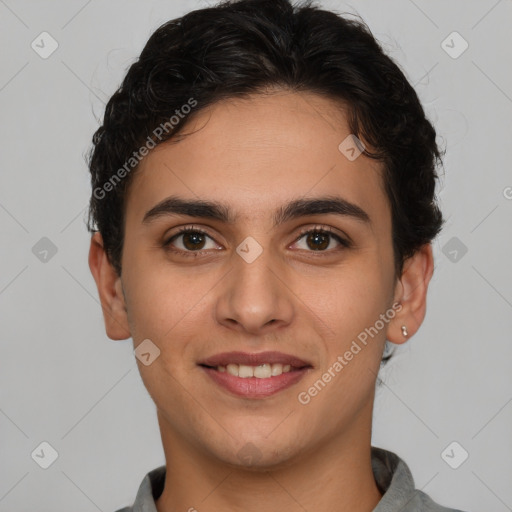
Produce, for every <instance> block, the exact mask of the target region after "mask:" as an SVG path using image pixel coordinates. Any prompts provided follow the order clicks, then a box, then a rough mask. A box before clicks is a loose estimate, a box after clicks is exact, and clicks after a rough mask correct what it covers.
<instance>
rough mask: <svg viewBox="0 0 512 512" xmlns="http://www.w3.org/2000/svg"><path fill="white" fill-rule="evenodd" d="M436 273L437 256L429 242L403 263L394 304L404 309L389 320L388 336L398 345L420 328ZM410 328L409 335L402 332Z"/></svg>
mask: <svg viewBox="0 0 512 512" xmlns="http://www.w3.org/2000/svg"><path fill="white" fill-rule="evenodd" d="M433 272H434V257H433V255H432V245H431V244H430V243H428V244H425V245H423V246H421V248H420V249H418V251H416V253H414V255H413V256H411V257H410V258H408V259H407V260H406V261H405V263H404V269H403V271H402V275H401V277H400V279H399V281H398V282H397V284H396V287H395V295H394V303H397V302H399V303H400V304H401V306H402V308H401V309H400V310H399V311H398V309H397V313H396V315H395V317H394V318H393V319H392V320H391V321H390V323H389V326H388V330H387V339H388V340H389V341H390V342H392V343H396V344H401V343H405V342H406V341H407V340H408V339H409V338H410V337H411V336H413V335H414V334H415V333H416V331H417V330H418V329H419V328H420V325H421V324H422V323H423V320H424V318H425V313H426V310H427V291H428V285H429V283H430V279H431V278H432V274H433ZM402 325H405V326H406V328H407V336H404V335H403V333H402Z"/></svg>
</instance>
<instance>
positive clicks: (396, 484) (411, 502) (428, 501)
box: [372, 446, 463, 512]
mask: <svg viewBox="0 0 512 512" xmlns="http://www.w3.org/2000/svg"><path fill="white" fill-rule="evenodd" d="M372 469H373V474H374V477H375V482H376V483H377V486H378V487H379V489H380V491H381V492H382V499H381V500H380V502H379V503H378V505H377V507H376V508H375V509H374V510H373V512H398V511H400V512H463V511H462V510H458V509H453V508H446V507H443V506H441V505H439V504H438V503H436V502H435V501H434V500H432V498H430V496H428V495H427V494H425V493H424V492H423V491H420V490H419V489H416V487H415V484H414V479H413V476H412V474H411V471H410V469H409V467H408V466H407V464H406V463H405V461H403V460H402V459H401V458H400V457H399V456H398V455H397V454H396V453H393V452H391V451H388V450H384V449H382V448H377V447H374V446H372Z"/></svg>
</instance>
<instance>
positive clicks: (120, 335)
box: [89, 233, 130, 340]
mask: <svg viewBox="0 0 512 512" xmlns="http://www.w3.org/2000/svg"><path fill="white" fill-rule="evenodd" d="M89 268H90V269H91V273H92V275H93V277H94V280H95V281H96V286H97V287H98V293H99V296H100V301H101V308H102V310H103V318H104V320H105V330H106V332H107V336H108V337H109V338H110V339H112V340H125V339H127V338H129V337H130V329H129V325H128V315H127V310H126V304H125V300H124V295H123V289H122V283H121V277H120V276H119V275H118V274H117V272H116V271H115V269H114V267H113V266H112V264H111V263H110V261H109V259H108V257H107V254H106V252H105V249H104V247H103V238H102V236H101V234H100V233H94V235H93V236H92V237H91V246H90V248H89Z"/></svg>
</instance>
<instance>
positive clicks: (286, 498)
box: [89, 91, 433, 512]
mask: <svg viewBox="0 0 512 512" xmlns="http://www.w3.org/2000/svg"><path fill="white" fill-rule="evenodd" d="M184 133H189V135H187V136H186V137H180V138H179V139H178V142H173V143H168V144H162V145H159V146H157V148H155V149H154V150H152V151H151V152H150V154H149V155H148V156H147V157H146V158H145V159H144V160H143V161H142V162H141V164H140V166H139V168H138V170H137V173H136V174H135V175H134V176H133V182H132V184H131V185H130V188H129V191H128V196H127V200H126V217H125V240H124V247H123V255H122V274H121V276H118V275H117V274H116V272H115V271H114V269H113V267H112V266H111V264H110V263H109V261H108V258H107V256H106V254H105V251H104V250H103V243H102V239H101V235H100V234H99V233H98V234H95V235H93V237H92V240H91V248H90V255H89V264H90V268H91V271H92V274H93V276H94V278H95V281H96V284H97V287H98V291H99V295H100V298H101V303H102V308H103V311H104V317H105V325H106V332H107V334H108V336H109V337H110V338H111V339H114V340H122V339H127V338H128V337H132V338H133V341H134V347H137V346H138V345H139V343H141V342H142V341H143V340H145V339H150V340H151V341H152V342H153V343H154V344H155V345H156V346H158V348H159V349H160V356H159V357H157V358H156V359H155V360H154V361H153V362H152V363H151V364H150V365H149V366H145V365H143V364H142V363H141V362H140V361H139V360H138V359H137V364H138V366H139V371H140V373H141V376H142V379H143V382H144V384H145V386H146V388H147V390H148V392H149V393H150V395H151V397H152V398H153V400H154V402H155V404H156V407H157V413H158V421H159V425H160V431H161V436H162V443H163V448H164V452H165V457H166V465H167V474H166V481H165V488H164V491H163V494H162V495H161V496H160V498H159V499H158V500H157V502H156V504H157V509H158V511H159V512H171V511H175V510H190V509H191V508H192V507H194V508H195V509H196V510H198V511H199V512H203V511H204V512H209V511H218V510H229V511H245V512H252V511H261V510H266V511H271V512H272V511H275V512H278V511H279V512H280V511H282V510H287V511H301V512H303V511H304V510H307V511H308V512H314V511H322V512H325V511H333V512H334V511H338V512H339V511H349V510H350V511H354V510H357V511H361V512H363V511H371V510H373V509H374V507H375V506H376V505H377V503H378V502H379V500H380V498H381V494H380V492H379V490H378V488H377V486H376V484H375V480H374V478H373V473H372V469H371V458H370V447H371V425H372V410H373V403H374V396H375V384H376V377H377V373H378V370H379V364H380V360H381V356H382V352H383V348H384V343H385V340H386V338H387V339H388V340H389V341H391V342H393V343H397V344H400V343H403V342H404V341H406V340H407V339H409V338H410V336H411V335H413V334H414V333H415V332H416V331H417V330H418V328H419V327H420V325H421V323H422V321H423V319H424V316H425V311H426V294H427V287H428V283H429V281H430V278H431V276H432V272H433V257H432V248H431V245H430V244H427V245H425V246H424V247H422V248H421V250H419V251H418V252H417V253H416V254H415V255H414V256H413V257H412V258H410V259H409V260H407V261H406V263H405V266H404V271H403V273H402V275H401V276H399V277H397V276H395V274H394V267H393V247H392V239H391V212H390V206H389V203H388V199H387V196H386V194H385V192H384V189H383V184H382V177H381V173H382V168H381V167H380V165H381V164H380V163H378V162H375V161H372V160H370V159H368V158H367V157H365V156H364V155H361V156H359V157H358V158H357V159H356V160H354V161H349V160H348V159H347V158H346V157H345V156H344V155H343V154H342V153H341V152H340V151H339V150H338V146H339V144H340V143H341V142H342V141H343V140H344V139H345V138H346V137H347V136H348V135H349V133H350V131H349V128H348V125H347V122H346V117H345V114H344V113H343V110H342V109H341V108H340V105H338V104H337V103H334V102H333V101H332V100H329V99H326V98H323V97H320V96H317V95H314V94H305V93H302V94H299V93H290V92H286V91H279V92H274V93H273V94H267V95H254V96H251V97H249V98H246V99H243V100H241V99H238V100H229V101H227V100H225V101H223V102H220V103H217V104H216V105H214V106H213V107H210V108H208V109H206V110H201V111H199V113H198V114H197V115H196V116H195V117H194V118H192V120H191V122H190V124H189V125H187V127H186V128H185V131H184ZM333 191H334V192H336V193H337V194H338V195H340V196H342V197H343V198H344V199H346V200H348V201H350V202H352V203H355V204H357V205H358V206H359V207H361V208H362V209H363V210H365V211H366V212H367V214H368V215H369V217H370V220H371V224H370V223H364V222H362V221H361V220H358V219H355V218H352V217H349V216H340V215H336V214H332V213H329V214H316V215H308V216H304V217H301V218H298V219H294V220H290V221H286V222H285V223H283V224H281V225H278V226H276V227H274V226H273V217H272V216H273V213H274V211H275V209H276V208H277V207H279V206H281V205H284V204H285V203H287V202H289V201H291V200H294V199H299V198H304V197H306V198H315V197H324V196H332V195H333ZM171 195H173V196H179V197H181V198H184V199H198V198H201V199H208V200H212V201H218V202H222V203H224V204H225V205H227V206H229V207H230V208H231V209H232V211H233V213H234V214H236V221H235V222H234V223H233V224H226V223H223V222H220V221H217V220H210V219H202V218H194V217H188V216H176V215H163V216H160V217H158V218H156V219H154V220H153V221H151V222H149V223H143V222H142V221H143V218H144V215H145V213H146V212H147V211H148V210H150V209H151V208H153V207H154V206H155V205H156V204H157V203H159V202H160V201H162V200H164V199H165V198H167V197H169V196H171ZM190 225H193V226H194V227H199V228H201V229H203V230H205V231H207V233H208V236H207V237H205V238H204V246H203V251H204V252H203V253H202V254H199V255H192V256H188V257H187V256H182V255H179V254H177V253H173V252H172V251H171V248H172V246H171V247H167V248H166V247H164V246H163V244H164V242H165V241H166V240H168V239H169V238H170V237H171V236H172V235H173V234H175V233H176V231H177V228H178V227H180V226H190ZM315 226H317V227H322V228H331V229H332V230H333V232H334V233H335V234H338V235H340V236H342V237H345V238H346V237H349V238H350V240H351V241H352V245H351V246H350V247H349V248H345V247H343V246H342V245H340V244H339V243H338V242H337V241H336V240H335V239H334V238H327V242H329V245H328V246H327V248H324V249H322V251H320V250H316V251H315V250H313V249H312V247H315V246H314V245H311V242H310V244H309V245H308V235H304V236H303V237H302V238H301V239H300V240H299V241H297V239H298V237H299V236H300V233H301V229H303V228H305V229H313V228H314V227H315ZM248 236H251V237H253V238H254V239H255V240H257V242H258V243H259V244H260V246H261V247H262V249H263V252H262V253H261V255H260V256H259V257H258V258H257V259H256V260H255V261H253V262H252V263H247V262H246V261H244V260H243V259H242V258H241V257H240V256H239V255H238V253H237V252H236V248H237V247H238V246H239V245H240V243H241V242H242V241H243V240H244V239H245V238H246V237H248ZM209 237H211V238H209ZM310 239H311V237H309V240H310ZM173 243H174V249H175V250H177V251H179V250H182V251H186V250H187V248H188V251H189V253H190V252H193V250H191V249H190V247H193V246H191V245H190V242H189V244H188V245H183V244H184V243H185V238H184V237H183V236H180V237H178V238H177V239H174V242H173ZM397 303H400V304H401V309H400V311H399V312H397V313H396V315H395V316H394V318H393V319H391V320H389V322H388V323H386V324H385V327H384V328H383V329H381V330H380V331H379V333H378V335H376V336H374V337H373V338H369V340H370V341H369V343H368V344H367V345H366V346H365V347H364V348H363V349H362V350H361V351H360V352H359V353H358V354H357V355H355V356H354V357H353V359H352V360H351V361H350V362H348V364H347V365H346V366H344V368H343V370H342V371H340V372H339V373H337V374H336V377H334V378H332V380H331V381H330V382H329V383H328V384H327V385H326V386H325V388H324V389H322V391H321V392H319V393H318V394H317V395H316V396H315V397H314V398H312V399H311V401H310V402H309V403H308V404H307V405H303V404H301V403H300V402H299V401H298V399H297V395H298V393H299V392H301V391H307V390H308V388H309V387H310V386H312V385H313V383H314V382H316V381H317V380H318V379H319V378H321V376H322V374H324V373H325V372H326V371H327V369H328V368H329V367H330V366H332V364H333V363H334V362H335V361H336V360H337V357H338V356H340V355H343V354H344V353H345V352H346V351H347V350H348V349H349V347H350V345H351V343H352V341H353V340H355V339H356V338H357V335H358V334H359V333H360V332H362V331H364V329H365V328H367V327H370V326H373V325H374V324H375V322H376V320H378V319H379V315H381V314H383V313H385V312H386V311H388V310H390V309H392V305H393V304H397ZM402 325H406V326H407V330H408V332H409V336H408V337H407V338H406V337H404V336H403V334H402V332H401V326H402ZM235 350H237V351H244V352H251V353H256V352H263V351H267V350H278V351H281V352H285V353H287V354H292V355H295V356H298V357H300V358H302V359H304V360H305V361H308V362H309V363H310V364H311V365H312V368H311V369H310V370H308V373H307V375H305V377H304V378H303V379H302V380H301V381H300V382H299V383H298V384H295V385H293V386H292V387H290V388H288V389H286V390H284V391H281V392H279V393H277V394H276V395H274V396H271V397H267V398H264V399H247V398H240V397H236V396H234V395H231V394H230V393H229V392H227V391H226V390H224V389H222V388H220V387H218V386H217V385H216V384H214V383H212V380H211V379H210V378H209V377H208V376H207V375H205V373H204V371H203V370H202V369H201V367H199V366H198V364H197V363H198V362H199V361H200V360H201V359H204V358H206V357H209V356H212V355H214V354H217V353H219V352H226V351H235ZM244 447H245V448H244ZM242 449H244V450H248V449H252V451H253V453H255V454H256V455H255V456H253V457H252V460H247V459H242V458H241V457H239V455H238V454H239V451H240V450H242ZM242 453H244V452H242Z"/></svg>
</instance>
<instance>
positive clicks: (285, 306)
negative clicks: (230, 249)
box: [217, 241, 293, 333]
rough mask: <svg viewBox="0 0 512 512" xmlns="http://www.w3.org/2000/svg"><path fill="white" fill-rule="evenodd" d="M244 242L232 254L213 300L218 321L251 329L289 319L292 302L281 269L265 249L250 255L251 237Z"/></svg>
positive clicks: (254, 329) (291, 311)
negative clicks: (229, 268)
mask: <svg viewBox="0 0 512 512" xmlns="http://www.w3.org/2000/svg"><path fill="white" fill-rule="evenodd" d="M247 244H248V245H244V243H242V244H240V246H239V247H238V249H237V254H234V255H233V262H232V265H233V266H232V270H231V272H229V273H228V275H227V276H226V282H225V283H224V286H223V288H222V295H221V297H220V298H219V301H218V304H217V317H218V321H219V322H221V323H224V324H229V325H231V326H233V325H234V324H236V325H237V326H238V328H243V329H244V330H247V331H250V332H253V333H255V332H258V331H260V330H261V329H268V326H269V325H272V326H279V325H283V324H287V323H289V322H290V321H291V318H292V313H293V305H292V303H291V298H290V294H289V292H288V290H287V288H286V286H284V284H283V282H282V278H281V277H280V276H279V274H280V270H281V273H282V269H280V268H278V267H279V265H278V263H277V262H276V260H275V258H272V254H271V253H270V250H269V249H265V250H263V251H260V254H259V255H257V257H255V258H254V259H253V257H254V255H255V253H254V252H253V254H252V255H251V252H252V251H254V250H255V247H254V246H251V241H248V242H247ZM244 251H245V252H244ZM247 255H251V257H247Z"/></svg>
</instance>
